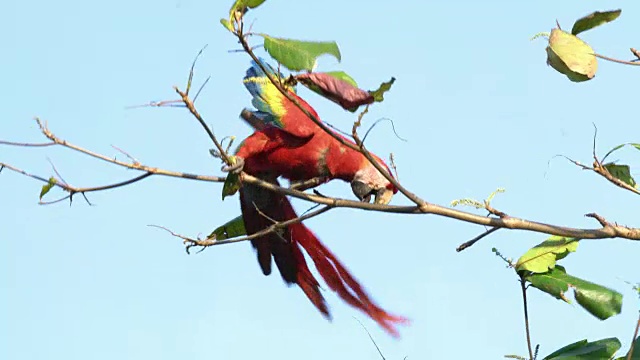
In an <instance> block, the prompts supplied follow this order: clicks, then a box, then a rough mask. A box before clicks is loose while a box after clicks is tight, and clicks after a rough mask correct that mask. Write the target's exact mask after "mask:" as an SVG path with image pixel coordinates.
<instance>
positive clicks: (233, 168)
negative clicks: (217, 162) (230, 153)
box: [221, 156, 244, 174]
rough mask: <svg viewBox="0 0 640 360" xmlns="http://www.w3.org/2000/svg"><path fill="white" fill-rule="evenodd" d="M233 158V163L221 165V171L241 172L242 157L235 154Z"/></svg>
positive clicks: (242, 165)
mask: <svg viewBox="0 0 640 360" xmlns="http://www.w3.org/2000/svg"><path fill="white" fill-rule="evenodd" d="M234 159H235V164H233V165H229V166H226V165H225V166H223V167H222V169H221V170H222V171H224V172H230V173H234V174H239V173H241V172H242V169H243V168H244V159H243V158H241V157H239V156H236V157H234Z"/></svg>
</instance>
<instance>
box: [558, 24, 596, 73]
mask: <svg viewBox="0 0 640 360" xmlns="http://www.w3.org/2000/svg"><path fill="white" fill-rule="evenodd" d="M594 53H595V52H594V51H593V49H592V48H591V46H589V45H588V44H587V43H585V42H584V41H582V40H580V39H579V38H577V37H576V36H575V35H572V34H569V33H567V32H565V31H562V30H560V29H553V30H551V35H550V36H549V46H547V64H548V65H550V66H551V67H552V68H554V69H556V71H558V72H560V73H561V74H564V75H566V76H567V77H568V78H569V80H571V81H574V82H580V81H587V80H590V79H592V78H593V77H594V76H595V74H596V71H597V70H598V61H597V60H596V57H595V55H594Z"/></svg>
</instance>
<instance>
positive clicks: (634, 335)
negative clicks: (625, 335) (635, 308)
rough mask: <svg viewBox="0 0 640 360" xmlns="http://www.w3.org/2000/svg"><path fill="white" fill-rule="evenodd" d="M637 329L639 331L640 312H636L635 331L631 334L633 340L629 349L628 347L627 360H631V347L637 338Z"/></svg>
mask: <svg viewBox="0 0 640 360" xmlns="http://www.w3.org/2000/svg"><path fill="white" fill-rule="evenodd" d="M638 329H640V311H639V312H638V323H637V324H636V330H635V332H634V333H633V339H631V347H629V352H628V353H627V360H631V359H632V358H633V350H634V349H633V347H634V345H635V344H636V339H637V338H638Z"/></svg>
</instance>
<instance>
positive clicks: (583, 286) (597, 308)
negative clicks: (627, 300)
mask: <svg viewBox="0 0 640 360" xmlns="http://www.w3.org/2000/svg"><path fill="white" fill-rule="evenodd" d="M525 280H527V281H528V282H529V283H531V286H533V287H535V288H536V289H538V290H540V291H543V292H545V293H547V294H549V295H551V296H553V297H555V298H556V299H560V300H563V301H565V302H567V303H570V300H569V299H568V298H567V295H566V292H567V291H568V290H569V288H571V289H573V290H574V296H575V299H576V301H577V302H578V304H580V306H582V307H583V308H584V309H585V310H587V311H588V312H589V313H590V314H591V315H593V316H595V317H597V318H599V319H600V320H605V319H607V318H609V317H611V316H613V315H616V314H619V313H620V311H621V310H622V294H620V293H619V292H617V291H614V290H611V289H609V288H606V287H604V286H602V285H598V284H594V283H592V282H589V281H586V280H583V279H580V278H577V277H575V276H572V275H569V274H567V273H566V271H565V269H564V267H562V266H560V265H557V266H556V267H555V268H553V269H552V270H549V271H547V272H546V273H543V274H530V275H527V276H526V277H525Z"/></svg>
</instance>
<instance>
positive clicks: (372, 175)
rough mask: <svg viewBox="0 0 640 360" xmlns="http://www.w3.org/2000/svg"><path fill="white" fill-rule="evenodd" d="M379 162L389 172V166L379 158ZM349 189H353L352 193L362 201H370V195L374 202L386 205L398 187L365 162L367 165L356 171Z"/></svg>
mask: <svg viewBox="0 0 640 360" xmlns="http://www.w3.org/2000/svg"><path fill="white" fill-rule="evenodd" d="M367 162H368V161H367ZM379 163H380V164H381V165H383V166H384V167H385V168H386V170H387V172H388V173H389V174H391V171H389V168H388V167H387V165H386V164H385V163H384V162H382V161H381V160H379ZM351 190H353V194H354V195H355V196H356V197H357V198H358V199H359V200H360V201H362V202H370V201H371V196H374V197H375V200H374V203H376V204H382V205H387V204H388V203H389V202H390V201H391V198H392V197H393V195H394V194H395V193H397V192H398V189H397V188H396V187H395V186H393V184H391V183H390V182H389V180H387V178H385V177H384V175H382V174H381V173H380V171H378V169H376V168H375V167H374V166H373V165H372V164H367V166H365V167H364V168H362V169H360V170H358V171H357V172H356V174H355V176H354V178H353V180H352V181H351Z"/></svg>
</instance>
